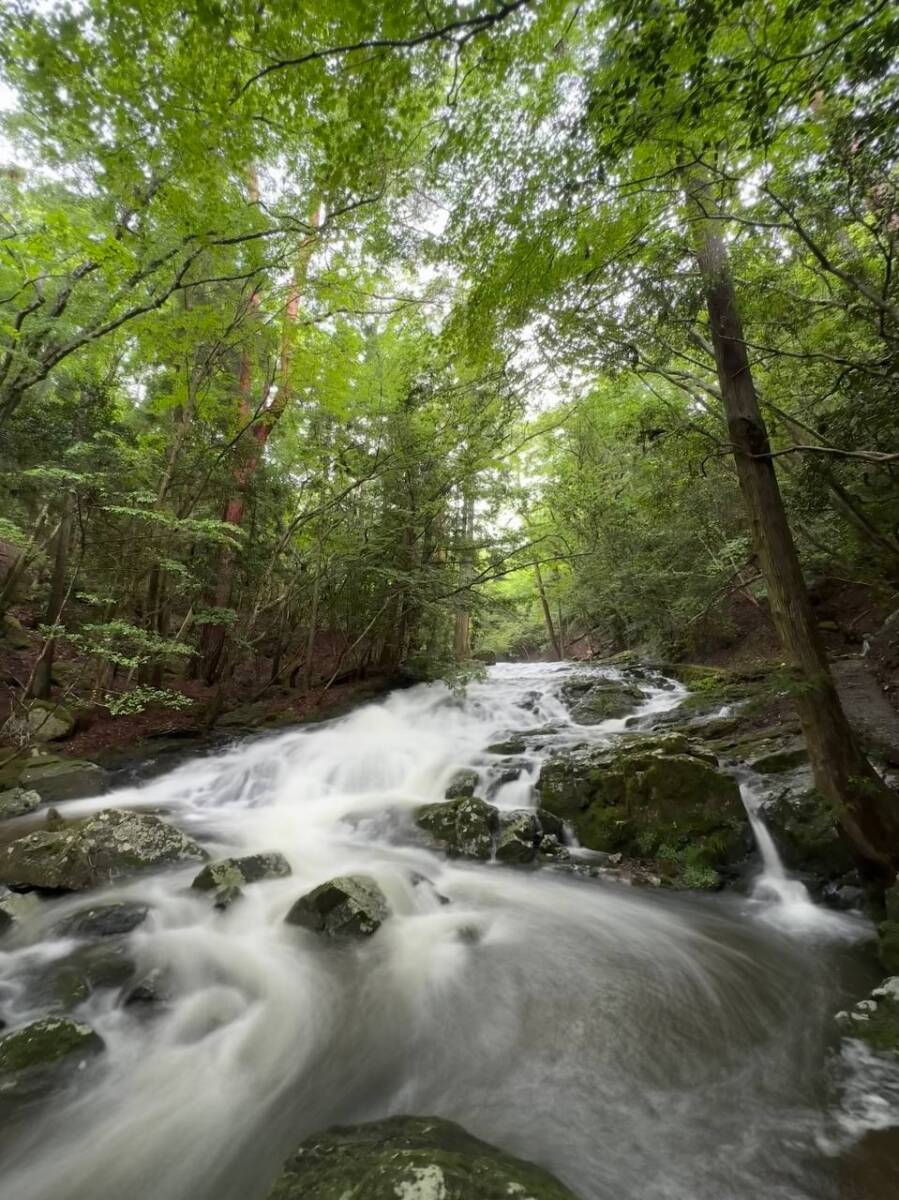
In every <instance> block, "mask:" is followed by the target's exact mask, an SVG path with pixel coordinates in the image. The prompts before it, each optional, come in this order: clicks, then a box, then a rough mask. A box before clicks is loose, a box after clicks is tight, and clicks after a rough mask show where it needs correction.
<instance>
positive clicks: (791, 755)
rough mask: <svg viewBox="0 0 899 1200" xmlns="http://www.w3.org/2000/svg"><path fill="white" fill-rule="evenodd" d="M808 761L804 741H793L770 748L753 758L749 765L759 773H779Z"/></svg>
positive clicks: (793, 768)
mask: <svg viewBox="0 0 899 1200" xmlns="http://www.w3.org/2000/svg"><path fill="white" fill-rule="evenodd" d="M807 762H808V751H807V750H806V748H805V743H804V742H802V741H799V740H797V741H795V742H793V743H792V744H790V745H787V746H783V747H780V748H778V749H777V750H772V751H770V752H769V753H767V754H762V755H760V756H759V757H758V758H756V759H753V760H752V761H751V762H750V763H749V765H750V767H752V769H753V771H758V772H759V774H760V775H781V774H784V773H786V772H787V771H793V770H795V769H796V767H802V766H805V765H806V763H807Z"/></svg>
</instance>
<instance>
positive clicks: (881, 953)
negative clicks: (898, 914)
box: [877, 921, 899, 975]
mask: <svg viewBox="0 0 899 1200" xmlns="http://www.w3.org/2000/svg"><path fill="white" fill-rule="evenodd" d="M877 955H878V957H879V959H880V961H881V963H882V964H883V967H884V969H885V970H887V971H889V972H890V974H891V975H899V921H884V922H882V924H881V926H880V929H879V930H878V937H877Z"/></svg>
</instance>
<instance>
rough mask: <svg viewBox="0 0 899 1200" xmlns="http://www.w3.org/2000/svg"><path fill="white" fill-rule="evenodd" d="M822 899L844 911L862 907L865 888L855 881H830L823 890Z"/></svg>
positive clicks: (832, 906)
mask: <svg viewBox="0 0 899 1200" xmlns="http://www.w3.org/2000/svg"><path fill="white" fill-rule="evenodd" d="M821 901H822V903H823V904H827V905H829V906H830V907H831V908H837V909H840V910H841V911H842V912H851V911H852V910H856V909H861V908H863V907H864V903H865V890H864V888H862V887H860V886H859V885H858V884H855V883H828V884H826V885H825V886H824V888H823V889H822V891H821Z"/></svg>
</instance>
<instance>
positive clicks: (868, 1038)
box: [834, 975, 899, 1057]
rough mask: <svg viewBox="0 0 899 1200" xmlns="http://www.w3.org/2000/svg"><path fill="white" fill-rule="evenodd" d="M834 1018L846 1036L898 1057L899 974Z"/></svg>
mask: <svg viewBox="0 0 899 1200" xmlns="http://www.w3.org/2000/svg"><path fill="white" fill-rule="evenodd" d="M834 1019H835V1020H836V1023H837V1025H838V1026H839V1028H840V1030H841V1032H842V1033H843V1035H844V1036H845V1037H850V1038H858V1039H860V1040H861V1041H863V1042H867V1044H868V1045H869V1046H870V1047H871V1048H872V1050H877V1051H879V1052H881V1053H887V1054H891V1055H894V1056H896V1057H899V975H894V976H892V977H890V978H888V979H884V981H883V982H882V983H881V984H880V985H879V986H878V987H876V988H874V990H873V991H872V992H871V994H870V995H869V996H867V997H866V998H865V999H864V1000H859V1002H858V1003H857V1004H856V1005H855V1006H854V1007H853V1008H851V1009H850V1010H849V1011H848V1012H839V1013H837V1014H836V1017H835V1018H834Z"/></svg>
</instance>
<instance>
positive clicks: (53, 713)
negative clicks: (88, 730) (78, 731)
mask: <svg viewBox="0 0 899 1200" xmlns="http://www.w3.org/2000/svg"><path fill="white" fill-rule="evenodd" d="M23 719H24V721H25V724H26V725H27V726H28V731H29V733H30V734H31V737H32V738H33V739H34V740H35V741H36V742H59V741H62V740H63V739H64V738H67V737H71V736H72V734H73V733H74V732H75V717H74V716H73V714H72V713H71V712H70V711H69V710H68V709H67V708H66V707H65V706H64V705H62V704H53V703H52V702H51V701H48V700H33V701H32V702H31V703H30V704H29V706H28V708H27V709H26V711H25V714H24V718H23Z"/></svg>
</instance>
